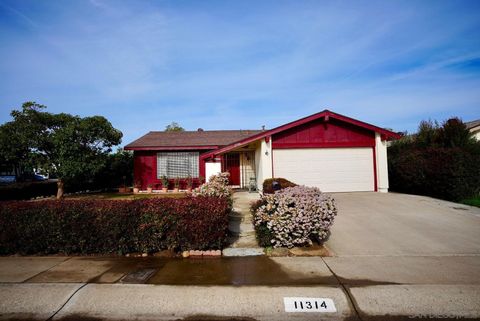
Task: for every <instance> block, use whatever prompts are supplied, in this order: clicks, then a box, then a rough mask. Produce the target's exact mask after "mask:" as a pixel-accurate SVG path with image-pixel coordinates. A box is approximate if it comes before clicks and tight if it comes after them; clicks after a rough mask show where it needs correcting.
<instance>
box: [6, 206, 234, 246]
mask: <svg viewBox="0 0 480 321" xmlns="http://www.w3.org/2000/svg"><path fill="white" fill-rule="evenodd" d="M228 213H229V202H228V200H227V199H225V198H218V197H213V198H212V197H210V198H209V197H195V198H194V197H186V198H181V199H173V198H152V199H142V200H134V201H105V200H62V201H55V200H44V201H33V202H18V201H14V202H4V203H0V225H1V226H2V230H1V231H0V254H4V255H5V254H14V253H20V254H54V253H63V254H72V253H78V254H93V253H99V254H107V253H118V254H122V253H128V252H155V251H159V250H162V249H175V250H188V249H200V250H202V249H219V248H222V246H223V245H224V244H225V242H226V238H227V231H228Z"/></svg>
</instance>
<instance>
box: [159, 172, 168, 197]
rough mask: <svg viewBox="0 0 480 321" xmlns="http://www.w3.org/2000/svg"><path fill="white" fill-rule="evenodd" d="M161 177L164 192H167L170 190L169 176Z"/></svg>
mask: <svg viewBox="0 0 480 321" xmlns="http://www.w3.org/2000/svg"><path fill="white" fill-rule="evenodd" d="M160 179H161V180H162V192H163V193H166V192H167V191H168V178H167V176H165V175H163V176H162V177H161V178H160Z"/></svg>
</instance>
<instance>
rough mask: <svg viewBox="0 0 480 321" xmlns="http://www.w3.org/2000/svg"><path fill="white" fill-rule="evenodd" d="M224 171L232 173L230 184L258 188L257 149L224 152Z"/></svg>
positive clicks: (236, 186) (231, 185)
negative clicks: (256, 172) (256, 170)
mask: <svg viewBox="0 0 480 321" xmlns="http://www.w3.org/2000/svg"><path fill="white" fill-rule="evenodd" d="M222 172H228V173H230V182H229V185H230V187H232V188H242V189H245V188H247V189H250V188H252V187H255V188H256V186H257V177H256V175H255V151H254V150H245V151H234V152H230V153H226V154H224V155H223V161H222Z"/></svg>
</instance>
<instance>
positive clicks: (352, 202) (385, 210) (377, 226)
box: [327, 193, 480, 256]
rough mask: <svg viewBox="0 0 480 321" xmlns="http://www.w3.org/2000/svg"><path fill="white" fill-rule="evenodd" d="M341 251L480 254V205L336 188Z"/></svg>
mask: <svg viewBox="0 0 480 321" xmlns="http://www.w3.org/2000/svg"><path fill="white" fill-rule="evenodd" d="M332 195H333V197H334V198H335V199H336V200H337V205H338V210H339V215H338V216H337V217H336V221H335V223H334V225H333V228H332V237H331V239H330V240H329V241H328V244H327V245H328V246H329V247H330V248H331V249H332V250H333V251H334V252H335V254H336V255H337V256H352V255H355V256H362V255H379V256H382V255H387V256H395V255H398V256H410V255H425V256H450V255H455V256H457V255H479V254H480V208H475V207H471V206H467V205H461V204H456V203H451V202H446V201H441V200H438V199H433V198H429V197H423V196H416V195H406V194H397V193H335V194H332Z"/></svg>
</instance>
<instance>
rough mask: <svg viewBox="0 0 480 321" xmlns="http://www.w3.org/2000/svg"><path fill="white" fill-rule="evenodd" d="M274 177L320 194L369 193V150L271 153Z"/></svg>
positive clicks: (310, 149) (340, 149)
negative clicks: (318, 191) (317, 189)
mask: <svg viewBox="0 0 480 321" xmlns="http://www.w3.org/2000/svg"><path fill="white" fill-rule="evenodd" d="M273 164H274V165H273V166H274V175H275V177H283V178H286V179H288V180H290V181H292V182H294V183H297V184H299V185H306V186H316V187H318V188H320V190H322V191H323V192H356V191H373V190H374V189H375V187H374V174H373V152H372V148H306V149H275V150H274V151H273Z"/></svg>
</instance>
